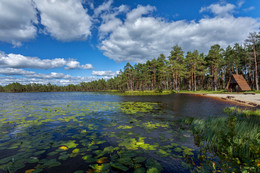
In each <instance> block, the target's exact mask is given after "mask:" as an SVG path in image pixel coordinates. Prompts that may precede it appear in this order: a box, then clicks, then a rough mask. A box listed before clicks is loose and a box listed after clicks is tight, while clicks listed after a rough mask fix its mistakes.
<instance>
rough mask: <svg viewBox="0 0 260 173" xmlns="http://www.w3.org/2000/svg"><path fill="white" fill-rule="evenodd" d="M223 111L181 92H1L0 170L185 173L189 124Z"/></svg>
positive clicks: (190, 146)
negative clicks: (134, 94)
mask: <svg viewBox="0 0 260 173" xmlns="http://www.w3.org/2000/svg"><path fill="white" fill-rule="evenodd" d="M230 106H235V105H233V104H231V103H228V102H222V101H220V100H217V99H211V98H207V97H200V96H195V95H188V94H172V95H166V96H119V95H111V94H109V93H105V92H102V93H97V92H53V93H0V172H8V171H9V172H25V171H27V173H29V172H50V173H52V172H53V173H54V172H55V173H56V172H63V173H64V172H76V173H80V172H140V173H141V172H150V173H152V172H190V169H189V167H188V164H189V162H190V160H191V158H194V156H196V155H198V148H197V147H196V145H195V144H194V137H193V135H192V132H191V130H190V128H189V122H190V121H191V120H193V119H204V118H207V117H215V116H226V114H225V113H224V112H223V109H224V108H226V107H230ZM193 162H194V164H196V162H197V161H196V160H193Z"/></svg>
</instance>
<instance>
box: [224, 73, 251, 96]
mask: <svg viewBox="0 0 260 173" xmlns="http://www.w3.org/2000/svg"><path fill="white" fill-rule="evenodd" d="M226 90H227V91H228V92H241V91H250V90H251V88H250V86H249V85H248V83H247V82H246V80H245V78H244V77H243V75H241V74H232V76H231V78H230V79H229V81H228V84H227V86H226Z"/></svg>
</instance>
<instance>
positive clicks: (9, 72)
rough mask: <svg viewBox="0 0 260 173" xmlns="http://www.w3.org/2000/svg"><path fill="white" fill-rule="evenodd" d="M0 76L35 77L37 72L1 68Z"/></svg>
mask: <svg viewBox="0 0 260 173" xmlns="http://www.w3.org/2000/svg"><path fill="white" fill-rule="evenodd" d="M0 74H3V75H22V76H26V75H34V74H35V72H33V71H26V70H23V69H16V68H0Z"/></svg>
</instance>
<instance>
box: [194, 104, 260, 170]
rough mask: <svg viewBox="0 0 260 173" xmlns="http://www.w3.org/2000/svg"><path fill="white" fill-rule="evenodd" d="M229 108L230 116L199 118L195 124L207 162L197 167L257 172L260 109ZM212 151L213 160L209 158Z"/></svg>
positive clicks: (201, 157) (196, 134)
mask: <svg viewBox="0 0 260 173" xmlns="http://www.w3.org/2000/svg"><path fill="white" fill-rule="evenodd" d="M225 111H226V112H227V113H228V114H229V116H228V117H219V118H210V119H207V120H195V121H194V122H193V124H192V125H193V133H194V135H195V143H196V144H197V145H198V146H199V147H200V152H201V154H200V155H199V160H200V161H201V162H203V163H204V165H206V166H204V167H200V166H199V167H196V170H200V171H202V172H203V169H208V170H211V171H218V170H219V171H221V172H233V171H234V172H240V171H241V172H256V171H257V169H259V167H260V160H259V158H260V152H259V151H260V126H259V122H260V116H259V110H257V111H251V110H250V111H249V110H241V109H236V108H228V109H226V110H225ZM208 153H212V154H213V156H211V159H207V156H210V155H209V154H208ZM217 158H218V159H220V160H218V159H217Z"/></svg>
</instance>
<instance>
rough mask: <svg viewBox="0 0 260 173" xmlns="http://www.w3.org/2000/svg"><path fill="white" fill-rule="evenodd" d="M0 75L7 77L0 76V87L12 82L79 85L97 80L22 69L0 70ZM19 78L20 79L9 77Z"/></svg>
mask: <svg viewBox="0 0 260 173" xmlns="http://www.w3.org/2000/svg"><path fill="white" fill-rule="evenodd" d="M0 74H1V75H7V76H6V77H4V76H0V85H7V84H9V83H13V82H19V83H21V84H28V83H41V84H47V83H51V84H58V85H67V84H79V83H81V82H90V81H93V80H97V78H96V77H93V76H91V77H82V76H70V75H67V74H64V73H56V72H51V73H48V74H43V73H36V72H33V71H27V70H24V69H15V68H0ZM11 76H21V77H11Z"/></svg>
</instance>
